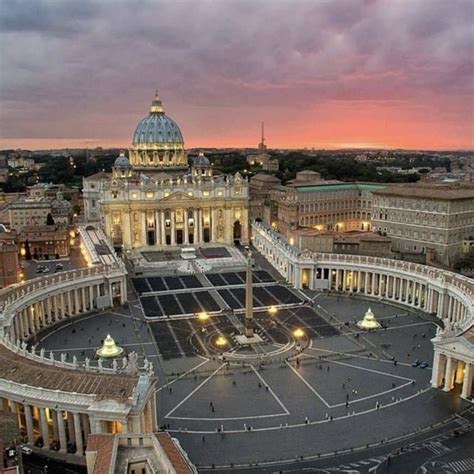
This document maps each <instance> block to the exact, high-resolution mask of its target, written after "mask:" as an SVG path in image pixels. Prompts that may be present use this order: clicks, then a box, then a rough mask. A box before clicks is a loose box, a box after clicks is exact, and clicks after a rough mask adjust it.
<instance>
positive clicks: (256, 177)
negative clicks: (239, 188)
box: [250, 173, 280, 183]
mask: <svg viewBox="0 0 474 474" xmlns="http://www.w3.org/2000/svg"><path fill="white" fill-rule="evenodd" d="M253 180H255V181H271V182H273V183H279V182H280V180H279V179H278V178H276V177H275V176H272V175H271V174H264V173H258V174H255V175H253V176H252V177H251V178H250V182H252V181H253Z"/></svg>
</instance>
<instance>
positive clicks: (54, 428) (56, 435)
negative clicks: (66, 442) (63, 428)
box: [51, 410, 59, 441]
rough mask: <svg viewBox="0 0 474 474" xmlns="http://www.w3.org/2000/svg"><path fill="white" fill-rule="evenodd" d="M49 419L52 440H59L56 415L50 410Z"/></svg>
mask: <svg viewBox="0 0 474 474" xmlns="http://www.w3.org/2000/svg"><path fill="white" fill-rule="evenodd" d="M51 419H52V422H53V439H54V440H56V441H58V440H59V430H58V415H57V413H56V412H55V411H52V410H51Z"/></svg>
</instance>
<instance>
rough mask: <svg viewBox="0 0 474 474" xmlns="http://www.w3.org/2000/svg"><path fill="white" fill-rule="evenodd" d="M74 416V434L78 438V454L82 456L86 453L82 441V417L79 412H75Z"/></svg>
mask: <svg viewBox="0 0 474 474" xmlns="http://www.w3.org/2000/svg"><path fill="white" fill-rule="evenodd" d="M73 417H74V434H75V438H76V448H77V449H76V454H79V455H81V456H82V454H83V453H84V443H83V441H82V429H81V417H80V415H79V413H73Z"/></svg>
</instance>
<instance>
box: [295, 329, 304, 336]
mask: <svg viewBox="0 0 474 474" xmlns="http://www.w3.org/2000/svg"><path fill="white" fill-rule="evenodd" d="M304 334H305V333H304V331H303V330H302V329H301V328H297V329H295V330H294V331H293V336H295V337H298V338H300V337H303V336H304Z"/></svg>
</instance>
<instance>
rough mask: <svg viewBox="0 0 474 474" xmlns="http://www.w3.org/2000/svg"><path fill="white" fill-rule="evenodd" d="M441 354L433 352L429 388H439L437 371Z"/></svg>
mask: <svg viewBox="0 0 474 474" xmlns="http://www.w3.org/2000/svg"><path fill="white" fill-rule="evenodd" d="M440 362H441V354H440V353H439V352H437V351H435V353H434V356H433V370H432V371H431V386H432V387H433V388H438V386H439V370H440Z"/></svg>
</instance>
